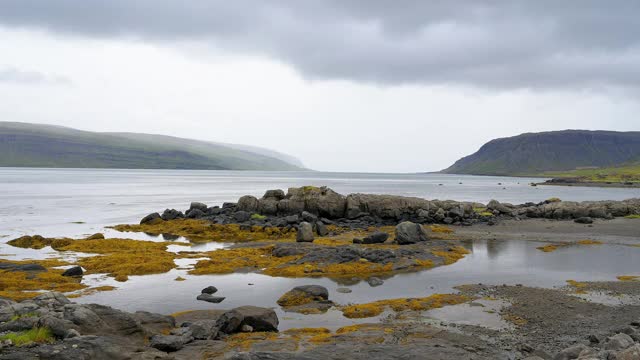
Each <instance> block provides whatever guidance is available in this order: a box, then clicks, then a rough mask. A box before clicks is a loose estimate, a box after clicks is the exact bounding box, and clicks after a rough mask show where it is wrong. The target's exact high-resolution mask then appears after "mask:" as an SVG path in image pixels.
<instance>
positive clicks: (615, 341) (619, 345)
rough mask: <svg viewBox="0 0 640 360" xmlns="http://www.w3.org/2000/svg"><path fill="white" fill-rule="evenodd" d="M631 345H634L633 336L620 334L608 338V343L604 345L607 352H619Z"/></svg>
mask: <svg viewBox="0 0 640 360" xmlns="http://www.w3.org/2000/svg"><path fill="white" fill-rule="evenodd" d="M631 345H633V339H632V338H631V336H629V335H627V334H623V333H620V334H616V335H613V336H611V337H609V338H607V341H606V342H605V343H604V348H605V349H606V350H614V351H619V350H624V349H626V348H628V347H630V346H631Z"/></svg>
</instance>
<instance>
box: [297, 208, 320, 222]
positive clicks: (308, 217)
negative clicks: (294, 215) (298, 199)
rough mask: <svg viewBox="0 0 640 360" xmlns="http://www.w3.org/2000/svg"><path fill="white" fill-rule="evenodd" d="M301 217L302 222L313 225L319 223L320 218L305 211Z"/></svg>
mask: <svg viewBox="0 0 640 360" xmlns="http://www.w3.org/2000/svg"><path fill="white" fill-rule="evenodd" d="M300 217H302V220H304V221H306V222H309V223H312V224H313V223H315V222H316V221H318V217H317V216H315V215H313V214H312V213H310V212H308V211H303V212H302V214H300Z"/></svg>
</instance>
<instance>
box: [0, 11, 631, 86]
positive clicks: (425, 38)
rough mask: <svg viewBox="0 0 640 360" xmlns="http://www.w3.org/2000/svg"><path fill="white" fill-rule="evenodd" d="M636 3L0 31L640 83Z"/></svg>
mask: <svg viewBox="0 0 640 360" xmlns="http://www.w3.org/2000/svg"><path fill="white" fill-rule="evenodd" d="M638 14H640V2H638V1H633V0H620V1H616V2H615V4H612V3H609V2H603V1H599V0H567V1H553V0H543V1H527V0H513V1H507V0H505V1H489V0H486V1H482V0H478V1H421V0H413V1H409V0H407V1H402V2H391V1H384V0H322V1H321V0H317V1H314V0H309V1H297V0H274V1H249V0H236V1H211V0H190V1H170V0H110V1H99V2H87V1H85V0H48V1H39V0H3V1H2V2H0V25H3V26H6V27H26V28H38V29H45V30H47V31H52V32H59V33H64V34H72V35H76V36H85V37H109V38H113V37H127V38H128V37H131V38H139V39H144V40H147V41H159V42H175V41H179V42H180V41H185V42H191V41H197V42H199V43H204V44H206V45H208V46H211V47H215V48H223V49H226V50H228V51H233V52H237V53H240V54H249V55H255V54H258V55H262V56H268V57H270V58H272V59H276V60H278V61H282V62H285V63H288V64H290V65H292V66H293V67H295V68H296V69H297V70H298V71H299V72H300V73H302V74H303V75H304V76H306V77H309V78H315V79H345V80H351V81H355V82H366V83H379V84H390V85H397V84H407V83H409V84H427V85H434V84H435V85H443V84H444V85H448V84H455V85H465V86H474V87H480V88H491V89H498V90H512V89H523V88H527V89H562V90H564V89H568V90H573V89H584V88H598V87H608V86H615V87H632V88H637V87H638V86H640V72H638V71H637V64H639V63H640V21H637V15H638Z"/></svg>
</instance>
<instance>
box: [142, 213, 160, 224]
mask: <svg viewBox="0 0 640 360" xmlns="http://www.w3.org/2000/svg"><path fill="white" fill-rule="evenodd" d="M160 221H162V217H161V216H160V214H158V213H157V212H155V213H151V214H149V215H147V216H145V217H143V218H142V220H140V225H142V224H149V225H152V224H157V223H159V222H160Z"/></svg>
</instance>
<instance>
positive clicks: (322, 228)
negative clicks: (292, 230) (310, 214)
mask: <svg viewBox="0 0 640 360" xmlns="http://www.w3.org/2000/svg"><path fill="white" fill-rule="evenodd" d="M316 234H318V236H327V235H328V234H329V230H328V229H327V225H325V224H324V223H323V222H322V221H316Z"/></svg>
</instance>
